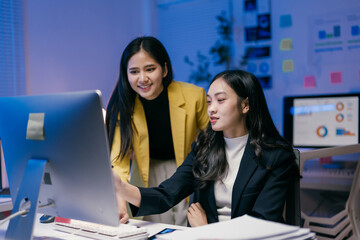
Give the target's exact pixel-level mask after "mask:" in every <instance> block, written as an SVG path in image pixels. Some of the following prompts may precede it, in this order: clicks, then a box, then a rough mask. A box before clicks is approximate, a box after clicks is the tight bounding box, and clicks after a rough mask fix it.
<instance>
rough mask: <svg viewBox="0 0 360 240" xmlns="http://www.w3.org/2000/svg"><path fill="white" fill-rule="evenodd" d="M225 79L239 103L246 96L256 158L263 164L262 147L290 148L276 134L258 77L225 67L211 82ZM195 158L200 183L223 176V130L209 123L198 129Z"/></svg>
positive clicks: (224, 165) (247, 124) (250, 131)
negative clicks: (202, 129)
mask: <svg viewBox="0 0 360 240" xmlns="http://www.w3.org/2000/svg"><path fill="white" fill-rule="evenodd" d="M219 78H223V79H224V80H225V82H226V83H227V84H228V85H229V86H230V87H231V88H232V89H233V90H234V91H235V92H236V94H237V95H238V106H239V107H240V103H241V102H242V101H243V100H245V99H246V98H248V100H249V111H248V112H247V113H246V116H245V118H246V128H247V129H248V131H249V141H250V145H251V146H252V148H253V150H254V152H255V154H256V156H257V159H258V160H259V162H260V163H261V164H263V161H262V159H263V150H264V148H274V147H281V148H285V149H288V150H289V151H292V147H291V145H290V144H289V143H288V142H287V141H286V140H285V139H284V138H283V137H281V135H280V134H279V132H278V130H277V129H276V127H275V124H274V122H273V120H272V118H271V115H270V112H269V109H268V107H267V104H266V100H265V96H264V92H263V90H262V87H261V85H260V83H259V81H258V79H257V78H256V77H255V76H254V75H253V74H251V73H248V72H245V71H242V70H228V71H224V72H221V73H219V74H217V75H216V76H215V77H214V78H213V80H212V81H211V83H210V85H211V84H212V83H213V82H214V81H215V80H217V79H219ZM195 149H196V159H195V161H194V165H193V173H194V175H195V176H196V177H197V178H198V179H199V183H200V187H204V186H205V185H206V184H207V182H209V181H213V180H214V181H216V180H220V179H222V178H223V177H224V176H225V175H226V174H227V170H228V163H227V160H226V154H225V140H224V136H223V132H222V131H214V130H212V128H211V124H210V123H209V125H208V126H207V128H206V129H205V130H204V131H202V132H200V133H199V135H198V138H197V140H196V146H195Z"/></svg>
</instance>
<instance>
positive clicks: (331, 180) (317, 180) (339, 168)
mask: <svg viewBox="0 0 360 240" xmlns="http://www.w3.org/2000/svg"><path fill="white" fill-rule="evenodd" d="M307 163H309V164H305V167H304V170H303V172H302V176H303V178H302V179H301V182H300V184H301V188H306V189H321V190H330V191H350V188H351V184H352V180H353V178H354V173H355V167H356V162H350V163H346V164H344V163H342V164H322V165H320V164H318V163H317V162H316V161H308V162H307Z"/></svg>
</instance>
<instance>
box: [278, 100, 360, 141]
mask: <svg viewBox="0 0 360 240" xmlns="http://www.w3.org/2000/svg"><path fill="white" fill-rule="evenodd" d="M359 101H360V94H336V95H317V96H290V97H285V98H284V129H283V133H284V137H285V138H286V139H287V140H289V141H290V142H291V143H292V144H293V145H294V146H295V147H331V146H341V145H350V144H357V143H359V130H360V129H359V114H360V113H359V112H360V111H359V107H360V105H359Z"/></svg>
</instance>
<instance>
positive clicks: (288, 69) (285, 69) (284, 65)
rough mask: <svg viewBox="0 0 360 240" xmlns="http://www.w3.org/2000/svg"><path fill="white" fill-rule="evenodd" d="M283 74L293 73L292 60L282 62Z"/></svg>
mask: <svg viewBox="0 0 360 240" xmlns="http://www.w3.org/2000/svg"><path fill="white" fill-rule="evenodd" d="M282 70H283V72H292V71H294V61H293V60H292V59H287V60H284V61H283V62H282Z"/></svg>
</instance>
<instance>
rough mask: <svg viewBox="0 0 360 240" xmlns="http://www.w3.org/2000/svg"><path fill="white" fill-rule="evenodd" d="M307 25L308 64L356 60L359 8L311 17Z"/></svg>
mask: <svg viewBox="0 0 360 240" xmlns="http://www.w3.org/2000/svg"><path fill="white" fill-rule="evenodd" d="M309 26H310V27H309V39H308V40H309V63H310V64H319V65H322V64H344V63H351V62H352V63H354V62H359V61H360V8H357V9H350V10H347V11H342V12H338V13H334V14H329V13H327V14H323V15H319V16H314V17H311V18H310V21H309Z"/></svg>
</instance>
